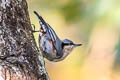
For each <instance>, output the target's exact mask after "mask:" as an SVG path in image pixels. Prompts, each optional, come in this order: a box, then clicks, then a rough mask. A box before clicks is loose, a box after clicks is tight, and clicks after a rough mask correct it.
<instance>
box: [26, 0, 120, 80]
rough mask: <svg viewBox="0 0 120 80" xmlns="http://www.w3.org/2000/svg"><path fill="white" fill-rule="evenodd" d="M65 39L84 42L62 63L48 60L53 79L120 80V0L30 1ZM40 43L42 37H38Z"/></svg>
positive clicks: (33, 19) (32, 16) (33, 8)
mask: <svg viewBox="0 0 120 80" xmlns="http://www.w3.org/2000/svg"><path fill="white" fill-rule="evenodd" d="M27 2H28V6H29V7H28V9H29V14H30V20H31V24H35V25H36V26H37V29H36V30H39V26H40V25H39V22H38V19H37V17H36V16H35V15H34V14H33V11H34V10H35V11H37V12H39V14H40V15H41V16H42V17H43V18H44V19H45V20H46V21H47V22H48V23H49V24H50V25H51V26H52V28H53V29H54V30H55V32H56V33H57V34H58V36H59V37H60V38H61V40H63V39H64V38H68V39H71V40H73V41H74V42H75V43H82V44H83V45H82V46H81V47H78V48H75V49H74V51H73V52H72V53H71V54H70V55H69V56H68V57H67V58H66V59H65V60H64V61H61V62H56V63H54V62H50V61H48V60H46V68H47V70H48V74H49V76H50V78H51V80H120V0H28V1H27ZM35 38H36V42H38V41H37V40H38V34H37V33H36V34H35Z"/></svg>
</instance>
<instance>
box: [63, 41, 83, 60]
mask: <svg viewBox="0 0 120 80" xmlns="http://www.w3.org/2000/svg"><path fill="white" fill-rule="evenodd" d="M81 45H82V44H75V43H73V42H72V41H71V40H69V39H64V40H62V48H63V56H62V59H64V58H65V57H67V56H68V55H69V53H71V52H72V50H73V49H74V48H75V47H78V46H81Z"/></svg>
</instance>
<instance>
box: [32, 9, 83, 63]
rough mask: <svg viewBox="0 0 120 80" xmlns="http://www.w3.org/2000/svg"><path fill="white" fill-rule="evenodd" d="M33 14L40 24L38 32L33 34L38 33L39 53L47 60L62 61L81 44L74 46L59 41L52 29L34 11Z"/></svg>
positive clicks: (71, 43) (66, 40) (69, 42)
mask: <svg viewBox="0 0 120 80" xmlns="http://www.w3.org/2000/svg"><path fill="white" fill-rule="evenodd" d="M34 14H35V15H36V16H37V17H38V19H39V23H40V26H41V27H40V30H39V31H35V28H34V30H33V32H39V37H38V43H39V48H40V51H41V53H42V55H43V57H45V58H46V59H47V60H49V61H53V62H59V61H62V60H64V59H65V58H66V57H67V56H68V55H69V54H70V53H71V52H72V51H73V49H74V48H75V47H78V46H81V45H82V44H75V43H73V41H71V40H69V39H64V40H61V39H60V38H59V37H58V36H57V34H56V32H55V31H54V30H53V28H52V27H51V26H50V25H49V24H48V23H47V22H46V21H45V20H44V19H43V18H42V16H40V15H39V14H38V13H37V12H36V11H34Z"/></svg>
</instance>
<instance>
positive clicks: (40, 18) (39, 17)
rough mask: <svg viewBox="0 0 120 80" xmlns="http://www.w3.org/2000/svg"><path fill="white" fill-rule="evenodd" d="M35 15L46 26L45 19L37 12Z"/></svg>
mask: <svg viewBox="0 0 120 80" xmlns="http://www.w3.org/2000/svg"><path fill="white" fill-rule="evenodd" d="M34 14H35V15H36V16H37V17H38V19H39V20H40V21H41V22H42V23H43V24H46V22H45V21H44V19H43V18H42V17H41V16H40V15H39V14H38V13H37V12H36V11H34Z"/></svg>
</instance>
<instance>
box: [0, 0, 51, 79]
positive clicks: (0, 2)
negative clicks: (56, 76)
mask: <svg viewBox="0 0 120 80" xmlns="http://www.w3.org/2000/svg"><path fill="white" fill-rule="evenodd" d="M31 29H32V28H31V24H30V19H29V14H28V6H27V2H26V0H0V80H49V77H48V74H47V71H46V70H45V66H44V60H43V57H42V56H41V55H39V54H40V52H39V50H38V48H37V46H36V43H35V40H34V36H33V34H32V32H31Z"/></svg>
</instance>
